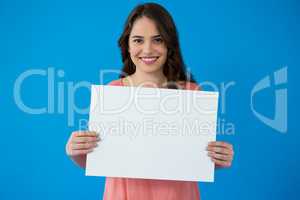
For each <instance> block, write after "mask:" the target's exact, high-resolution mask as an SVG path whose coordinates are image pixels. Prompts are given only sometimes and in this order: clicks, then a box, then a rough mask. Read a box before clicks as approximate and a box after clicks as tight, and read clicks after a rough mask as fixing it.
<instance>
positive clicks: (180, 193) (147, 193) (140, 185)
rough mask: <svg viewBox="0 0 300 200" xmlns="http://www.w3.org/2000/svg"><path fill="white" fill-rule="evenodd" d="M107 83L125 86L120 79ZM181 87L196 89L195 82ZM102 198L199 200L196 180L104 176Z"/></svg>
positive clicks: (114, 199) (122, 199) (110, 199)
mask: <svg viewBox="0 0 300 200" xmlns="http://www.w3.org/2000/svg"><path fill="white" fill-rule="evenodd" d="M108 85H115V86H125V85H124V84H123V81H122V80H121V79H119V80H114V81H112V82H110V83H109V84H108ZM180 86H182V89H188V90H198V89H199V87H198V85H197V84H195V83H191V82H189V83H186V84H180ZM103 199H104V200H199V199H200V192H199V188H198V184H197V182H189V181H173V180H152V179H135V178H115V177H106V182H105V191H104V198H103Z"/></svg>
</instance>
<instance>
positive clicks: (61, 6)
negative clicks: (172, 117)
mask: <svg viewBox="0 0 300 200" xmlns="http://www.w3.org/2000/svg"><path fill="white" fill-rule="evenodd" d="M139 2H140V1H133V0H131V1H110V2H109V1H89V0H86V1H78V2H74V1H57V0H51V1H38V0H35V1H13V0H1V1H0V66H1V68H0V69H1V75H0V76H1V79H0V81H1V82H0V107H1V124H2V127H1V139H0V148H1V165H0V199H2V200H8V199H73V200H75V199H91V200H92V199H100V198H101V197H102V194H103V189H104V178H97V177H86V176H85V175H84V171H83V170H81V169H79V168H77V167H76V166H75V165H74V164H73V163H72V162H71V161H70V160H69V159H68V157H67V156H66V155H65V144H66V142H67V139H68V137H69V135H70V133H71V132H72V131H74V130H76V129H78V120H79V119H82V118H85V119H87V118H88V116H87V115H80V114H77V115H76V117H75V123H74V124H75V125H74V126H68V123H67V122H68V118H67V109H66V108H65V110H64V113H63V114H60V113H58V112H57V104H58V103H57V98H56V99H55V112H54V113H48V114H40V115H32V114H28V113H25V112H23V111H22V110H20V109H19V107H18V106H17V105H16V103H15V101H14V98H13V86H14V83H15V81H16V79H17V77H18V76H19V75H20V74H21V73H23V72H24V71H26V70H29V69H45V70H47V68H48V67H53V68H54V69H55V70H56V71H57V70H59V69H61V70H63V71H64V72H65V75H64V77H62V78H59V77H56V84H57V83H58V82H62V83H65V86H66V85H67V83H68V82H74V84H75V83H77V82H79V81H89V82H91V83H96V84H97V83H99V82H100V81H101V80H99V71H101V70H104V69H120V67H121V57H120V51H119V49H118V47H117V39H118V37H119V35H120V34H121V32H122V28H123V24H124V22H125V19H126V17H127V15H128V14H129V12H130V11H131V9H132V8H133V7H134V6H135V5H136V4H137V3H139ZM157 2H159V3H161V4H162V5H164V6H165V7H166V8H167V9H168V10H169V11H170V13H171V14H172V16H173V17H174V20H175V22H176V25H177V28H178V31H179V35H180V42H181V47H182V52H183V56H184V60H185V62H186V64H187V66H188V68H189V69H190V70H191V71H192V73H193V74H194V76H195V78H196V79H197V81H198V82H199V83H201V82H204V81H213V82H214V83H216V84H220V83H222V82H225V83H228V82H231V81H234V82H235V85H234V86H233V87H231V88H230V89H229V90H228V93H227V96H226V112H225V113H220V116H221V117H222V118H224V119H226V121H227V122H230V123H233V124H234V126H235V133H234V134H233V135H219V136H218V139H219V140H225V141H228V142H231V143H233V145H234V147H235V160H234V162H233V166H232V167H231V168H230V169H222V170H217V172H216V177H215V183H213V184H211V183H210V184H209V183H200V184H199V185H200V188H201V193H202V194H201V196H202V199H232V200H233V199H236V200H240V199H257V200H260V199H274V200H275V199H292V198H296V197H297V196H299V194H298V193H299V189H300V187H299V185H300V184H299V183H300V175H299V172H298V169H299V164H300V162H299V161H300V156H299V150H298V148H299V147H298V145H299V139H300V136H299V131H298V130H299V129H298V128H296V123H297V122H296V120H297V116H298V115H297V114H298V112H299V109H298V105H297V103H296V102H299V101H298V99H299V95H298V93H299V89H298V90H296V79H297V76H299V70H298V69H297V67H299V50H300V49H299V45H300V43H299V39H300V38H299V35H300V30H299V27H300V26H299V24H300V21H299V19H300V18H299V15H300V5H299V2H297V1H296V0H272V1H271V0H270V1H261V0H251V1H250V0H249V1H248V0H247V1H216V0H209V1H208V0H205V1H184V2H183V1H157ZM284 66H288V83H287V84H286V86H284V87H287V88H288V132H287V133H285V134H282V133H280V132H278V131H276V130H274V129H272V128H270V127H269V126H267V125H265V124H263V123H262V122H260V121H259V120H258V119H257V118H256V117H255V116H254V115H253V113H252V111H251V109H250V92H251V90H252V88H253V87H254V85H255V84H256V83H257V82H258V81H259V80H260V79H262V78H263V77H265V76H267V75H272V74H273V72H274V71H276V70H278V69H281V68H282V67H284ZM297 74H298V75H297ZM116 78H117V76H116V75H109V76H107V77H105V80H103V81H104V82H105V83H108V82H109V81H111V80H113V79H116ZM66 87H67V86H66ZM207 89H209V88H207ZM55 91H56V92H57V88H56V89H55ZM297 91H298V92H297ZM47 92H48V91H47V79H46V77H42V76H34V77H31V78H29V79H28V80H26V81H25V82H24V84H23V85H22V93H21V94H22V98H23V100H24V102H25V103H26V104H28V105H31V106H32V107H41V106H46V105H47ZM89 95H90V93H89V91H88V90H86V89H82V90H79V91H78V92H76V95H75V99H76V105H78V106H79V107H87V106H88V104H89V100H90V99H89V98H90V96H89ZM64 96H65V103H66V102H67V89H66V90H65V93H64ZM255 103H256V105H255V106H256V108H257V110H259V112H261V113H264V114H265V115H267V116H270V117H272V116H273V115H274V88H270V90H266V92H264V93H262V94H260V95H258V96H257V99H256V101H255Z"/></svg>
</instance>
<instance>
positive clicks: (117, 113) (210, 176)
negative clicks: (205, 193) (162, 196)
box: [86, 85, 218, 182]
mask: <svg viewBox="0 0 300 200" xmlns="http://www.w3.org/2000/svg"><path fill="white" fill-rule="evenodd" d="M217 108H218V93H217V92H204V91H193V90H174V89H161V88H147V87H124V86H109V85H92V89H91V105H90V116H89V130H90V131H96V132H98V133H99V134H100V137H101V139H102V140H101V141H100V143H99V146H98V147H97V148H95V150H94V151H93V152H92V153H89V154H88V156H87V164H86V175H88V176H107V177H127V178H144V179H162V180H184V181H203V182H213V181H214V164H213V162H212V161H211V159H210V158H209V157H208V155H207V151H206V147H207V145H208V142H210V141H215V140H216V124H217V123H216V122H217Z"/></svg>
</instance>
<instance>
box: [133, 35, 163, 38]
mask: <svg viewBox="0 0 300 200" xmlns="http://www.w3.org/2000/svg"><path fill="white" fill-rule="evenodd" d="M160 37H161V35H154V36H152V37H151V38H160ZM131 38H144V37H143V36H140V35H133V36H131Z"/></svg>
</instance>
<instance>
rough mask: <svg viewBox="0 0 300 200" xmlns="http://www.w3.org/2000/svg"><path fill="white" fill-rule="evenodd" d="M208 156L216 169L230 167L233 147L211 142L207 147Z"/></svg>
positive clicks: (227, 144)
mask: <svg viewBox="0 0 300 200" xmlns="http://www.w3.org/2000/svg"><path fill="white" fill-rule="evenodd" d="M207 150H208V156H210V157H211V159H212V161H213V162H214V163H215V164H216V167H230V166H231V163H232V160H233V154H234V152H233V147H232V145H231V144H229V143H226V142H219V141H218V142H210V143H209V144H208V147H207Z"/></svg>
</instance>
